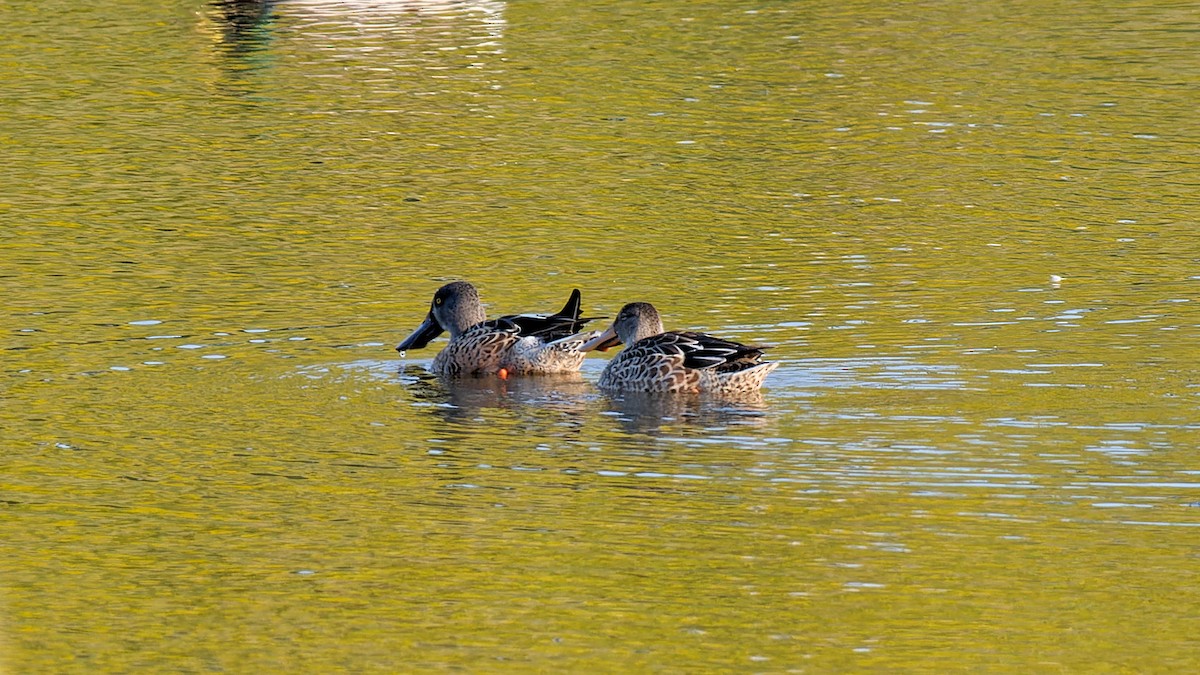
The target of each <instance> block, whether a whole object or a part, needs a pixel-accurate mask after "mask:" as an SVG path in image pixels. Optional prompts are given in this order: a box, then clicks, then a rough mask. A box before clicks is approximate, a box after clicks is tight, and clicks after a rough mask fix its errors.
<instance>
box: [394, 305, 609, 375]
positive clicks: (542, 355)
mask: <svg viewBox="0 0 1200 675" xmlns="http://www.w3.org/2000/svg"><path fill="white" fill-rule="evenodd" d="M581 312H582V310H581V307H580V294H579V290H578V289H576V290H574V291H572V292H571V298H570V299H569V300H568V301H567V304H566V306H564V307H563V308H562V310H560V311H559V312H558V313H556V314H511V315H508V316H502V317H500V318H499V319H493V320H491V321H488V320H487V319H486V315H485V314H484V312H483V304H482V303H481V302H480V300H479V292H478V291H476V290H475V287H474V286H472V285H471V284H469V283H467V282H465V281H455V282H452V283H449V284H446V285H445V286H442V287H441V288H439V289H438V290H437V292H436V293H435V294H434V296H433V301H432V302H431V303H430V306H429V314H428V315H427V316H426V317H425V321H424V322H423V323H422V324H421V325H420V326H419V327H418V328H417V329H416V330H415V331H413V332H412V334H411V335H409V336H408V337H407V338H405V340H404V341H403V342H401V343H400V344H399V345H398V346H397V347H396V350H397V351H400V352H404V351H407V350H409V349H420V348H422V347H424V346H425V345H427V344H429V342H430V341H431V340H433V339H434V338H435V337H437V336H438V335H440V334H441V333H442V331H449V332H450V343H449V344H447V345H446V347H445V349H443V350H442V351H441V352H439V353H438V355H437V356H435V357H434V359H433V367H432V370H433V372H435V373H437V374H439V375H446V376H458V375H486V374H492V373H497V372H500V371H501V370H502V369H503V370H504V371H505V372H506V373H507V374H510V375H532V374H541V373H565V372H573V371H576V370H579V366H580V365H582V364H583V357H584V352H583V351H581V350H580V349H579V348H580V347H581V346H582V345H583V343H584V342H586V341H587V340H588V339H589V338H590V337H592V336H591V335H582V334H581V335H575V333H576V331H578V330H579V329H580V328H582V327H583V325H584V324H586V323H587V322H588V321H591V320H592V319H590V318H582V317H581V316H580V314H581Z"/></svg>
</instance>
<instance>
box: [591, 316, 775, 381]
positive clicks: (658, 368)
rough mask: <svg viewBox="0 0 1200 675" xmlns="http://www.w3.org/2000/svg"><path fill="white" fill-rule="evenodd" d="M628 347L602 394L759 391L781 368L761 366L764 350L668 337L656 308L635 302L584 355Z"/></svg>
mask: <svg viewBox="0 0 1200 675" xmlns="http://www.w3.org/2000/svg"><path fill="white" fill-rule="evenodd" d="M621 343H624V344H627V345H629V346H628V347H626V348H625V350H624V351H622V352H621V353H620V354H618V355H617V356H616V357H615V358H613V360H612V361H610V362H609V363H608V365H607V366H606V367H605V368H604V372H603V373H602V374H601V375H600V381H599V382H598V384H599V386H600V388H602V389H608V390H614V391H646V392H712V393H718V394H744V393H748V392H755V391H758V389H759V388H760V387H762V383H763V379H764V378H766V376H767V375H768V374H769V373H770V372H771V371H772V370H775V368H777V367H778V366H779V364H778V363H775V362H766V361H763V360H762V355H763V348H762V347H753V346H750V345H744V344H741V343H739V342H733V341H731V340H723V339H721V338H718V337H713V336H711V335H706V334H704V333H694V332H690V331H670V332H664V331H663V325H662V319H661V318H659V315H658V311H657V310H656V309H654V306H653V305H651V304H649V303H646V302H632V303H629V304H628V305H625V306H624V307H622V308H621V312H620V313H619V314H618V315H617V319H616V320H615V321H614V322H613V325H612V326H611V327H610V328H609V329H608V330H606V331H605V332H604V333H602V334H601V335H599V336H598V337H596V338H594V339H592V340H589V341H588V342H587V343H586V344H584V345H583V346H582V347H581V348H580V349H582V350H584V351H587V350H592V349H601V350H603V349H607V348H609V347H611V346H614V345H617V344H621Z"/></svg>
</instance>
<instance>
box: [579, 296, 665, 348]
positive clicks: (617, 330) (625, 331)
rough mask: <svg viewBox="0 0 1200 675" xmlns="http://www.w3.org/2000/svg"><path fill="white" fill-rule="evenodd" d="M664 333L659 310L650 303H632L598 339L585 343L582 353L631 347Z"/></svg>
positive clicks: (625, 307)
mask: <svg viewBox="0 0 1200 675" xmlns="http://www.w3.org/2000/svg"><path fill="white" fill-rule="evenodd" d="M661 332H663V325H662V318H661V317H659V316H658V310H657V309H654V305H652V304H650V303H648V302H631V303H629V304H628V305H625V306H624V307H622V308H621V311H620V312H619V313H618V314H617V318H616V319H615V320H614V321H613V322H612V325H611V326H609V327H608V330H606V331H604V332H603V333H601V334H600V335H598V336H597V337H595V338H593V339H591V340H588V341H587V342H585V343H584V344H583V345H582V346H581V347H580V348H579V349H580V351H585V352H587V351H591V350H593V349H598V350H600V351H604V350H606V349H609V348H610V347H616V346H617V345H619V344H627V345H631V344H633V343H635V342H637V341H638V340H641V339H643V338H648V337H650V336H652V335H658V334H659V333H661Z"/></svg>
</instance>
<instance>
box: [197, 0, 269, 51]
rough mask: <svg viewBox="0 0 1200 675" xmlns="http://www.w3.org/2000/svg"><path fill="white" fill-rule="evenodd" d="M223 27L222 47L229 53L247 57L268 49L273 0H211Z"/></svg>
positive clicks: (218, 20) (219, 22) (211, 4)
mask: <svg viewBox="0 0 1200 675" xmlns="http://www.w3.org/2000/svg"><path fill="white" fill-rule="evenodd" d="M209 4H210V6H211V7H212V8H213V9H214V10H215V12H216V16H217V22H218V24H219V25H220V28H221V38H222V39H221V49H222V51H223V52H224V53H225V54H226V55H227V56H230V57H239V58H245V57H248V56H249V55H251V54H254V53H255V52H261V51H264V50H266V49H267V47H268V46H269V45H270V42H271V32H270V23H271V18H272V9H273V8H274V6H275V3H274V1H273V0H212V1H211V2H210V3H209Z"/></svg>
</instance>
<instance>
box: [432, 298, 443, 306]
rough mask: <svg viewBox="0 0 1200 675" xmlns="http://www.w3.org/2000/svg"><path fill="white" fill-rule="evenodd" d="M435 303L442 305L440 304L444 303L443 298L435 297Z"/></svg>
mask: <svg viewBox="0 0 1200 675" xmlns="http://www.w3.org/2000/svg"><path fill="white" fill-rule="evenodd" d="M433 304H435V305H440V304H442V299H441V298H434V299H433Z"/></svg>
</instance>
